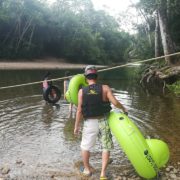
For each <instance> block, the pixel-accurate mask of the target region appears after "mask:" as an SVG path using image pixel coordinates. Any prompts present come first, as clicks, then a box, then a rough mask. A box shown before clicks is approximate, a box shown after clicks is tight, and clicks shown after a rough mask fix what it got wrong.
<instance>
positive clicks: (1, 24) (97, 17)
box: [0, 0, 131, 64]
mask: <svg viewBox="0 0 180 180" xmlns="http://www.w3.org/2000/svg"><path fill="white" fill-rule="evenodd" d="M118 28H119V27H118V23H117V22H116V21H115V19H114V18H113V17H111V16H110V15H108V14H106V13H105V12H104V11H96V10H94V8H93V5H92V2H91V0H83V1H81V0H66V1H63V0H59V1H56V2H55V3H54V4H53V5H52V6H49V5H48V4H46V3H45V1H42V2H41V1H38V0H1V1H0V49H1V50H0V58H1V59H2V58H6V59H9V58H11V59H17V58H19V59H21V58H26V59H27V58H40V57H41V58H42V57H46V56H51V57H58V58H64V59H66V60H69V61H71V62H75V63H76V62H77V63H79V62H81V63H94V64H97V63H98V64H110V63H112V62H113V63H120V62H123V61H125V56H126V49H127V48H128V47H129V45H130V39H131V38H130V35H129V34H128V33H125V32H122V31H119V29H118Z"/></svg>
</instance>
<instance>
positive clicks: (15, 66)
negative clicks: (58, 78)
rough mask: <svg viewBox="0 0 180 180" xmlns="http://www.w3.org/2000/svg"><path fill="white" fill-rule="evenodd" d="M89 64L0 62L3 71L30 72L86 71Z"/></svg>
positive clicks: (41, 61)
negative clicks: (44, 70)
mask: <svg viewBox="0 0 180 180" xmlns="http://www.w3.org/2000/svg"><path fill="white" fill-rule="evenodd" d="M86 66H87V64H75V63H66V62H58V61H43V60H39V61H33V62H32V61H28V62H21V61H17V62H14V61H13V62H12V61H8V62H4V61H0V69H1V70H24V69H26V70H28V69H29V70H30V69H84V68H85V67H86ZM96 66H97V68H105V67H106V66H103V65H96Z"/></svg>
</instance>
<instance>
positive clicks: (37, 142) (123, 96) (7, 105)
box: [0, 71, 180, 179]
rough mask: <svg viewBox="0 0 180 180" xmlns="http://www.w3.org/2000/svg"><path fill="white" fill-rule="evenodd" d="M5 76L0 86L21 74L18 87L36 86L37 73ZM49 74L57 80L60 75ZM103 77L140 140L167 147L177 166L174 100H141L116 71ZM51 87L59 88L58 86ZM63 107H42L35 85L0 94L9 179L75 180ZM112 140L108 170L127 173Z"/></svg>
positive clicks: (0, 134)
mask: <svg viewBox="0 0 180 180" xmlns="http://www.w3.org/2000/svg"><path fill="white" fill-rule="evenodd" d="M1 73H2V72H1ZM7 73H8V75H7V76H6V75H5V74H6V73H5V72H3V74H4V76H1V77H3V78H4V80H3V83H2V82H1V86H2V85H9V84H8V83H10V84H13V83H15V82H16V79H18V75H19V76H22V74H21V73H23V80H19V81H18V83H24V82H25V80H27V81H28V82H29V81H37V80H38V79H40V78H41V77H40V76H41V74H43V73H42V72H36V71H35V72H34V71H32V72H31V71H28V72H21V73H20V72H18V73H17V74H16V76H15V79H13V77H14V72H11V73H10V72H7ZM9 73H10V74H11V75H10V74H9ZM54 74H56V76H57V77H61V74H62V76H63V75H64V72H54ZM26 77H28V78H27V79H26ZM108 77H109V74H102V75H100V81H101V82H102V83H104V82H105V83H106V84H109V85H110V86H111V87H113V89H112V90H113V92H114V94H115V96H116V97H117V98H118V99H119V100H120V101H121V102H122V103H123V104H124V105H125V106H126V107H127V109H129V116H130V118H131V119H132V120H133V121H134V122H135V124H136V125H137V126H138V127H139V129H140V130H141V132H142V133H143V134H144V136H145V137H148V136H150V137H155V138H160V139H162V140H164V141H165V142H167V143H168V145H169V147H170V151H171V161H172V162H174V163H176V162H179V161H180V144H179V143H178V142H179V141H180V131H179V129H180V122H179V121H180V111H179V109H180V102H179V99H178V98H175V97H172V96H170V95H167V96H163V97H162V96H158V95H147V94H146V93H145V92H144V91H143V90H142V89H141V88H140V87H139V86H138V85H137V83H134V80H132V79H131V80H129V78H127V79H126V76H125V75H123V74H122V72H121V73H119V74H118V72H117V71H116V73H115V74H113V73H111V77H110V78H109V79H108ZM8 78H9V79H10V80H9V79H8ZM22 81H23V82H22ZM5 82H6V83H5ZM56 83H57V84H58V86H59V87H60V88H61V89H62V82H61V81H60V82H59V81H58V82H56ZM68 106H69V105H68V104H67V103H66V102H65V101H64V100H62V99H61V100H60V101H59V102H58V103H57V105H56V106H52V105H49V104H46V103H45V101H44V100H43V97H42V91H41V86H40V85H35V86H31V87H21V88H14V89H13V90H12V89H7V90H2V91H0V164H9V165H10V166H11V168H12V169H13V171H12V172H11V173H12V174H11V176H12V177H16V176H19V177H20V176H22V174H23V173H24V174H33V173H34V174H36V173H37V174H38V173H39V172H51V171H54V172H58V173H60V174H61V175H62V176H63V174H64V176H68V175H69V176H70V177H71V175H72V176H74V175H75V169H74V163H75V162H77V161H79V160H80V147H79V145H80V137H79V138H75V137H74V135H73V128H74V117H73V118H68V113H69V112H68V111H69V110H68ZM74 111H75V110H74ZM113 141H114V144H115V148H114V150H113V152H112V158H113V160H114V161H113V164H112V168H113V169H117V170H119V171H121V168H123V167H124V168H125V169H129V170H130V169H132V167H131V165H130V163H129V161H128V160H127V158H126V156H125V154H124V153H123V152H122V150H121V148H120V147H119V145H118V144H117V142H116V140H115V139H113ZM99 146H100V145H99V144H98V142H97V145H96V147H95V149H94V152H93V154H92V164H93V165H95V166H96V167H97V168H100V166H101V153H100V152H99ZM19 159H20V160H22V162H23V163H24V166H23V170H21V171H20V170H18V167H17V165H16V161H17V160H19ZM22 171H23V172H22ZM32 172H33V173H32ZM132 173H135V172H134V171H133V172H132ZM72 179H73V178H72Z"/></svg>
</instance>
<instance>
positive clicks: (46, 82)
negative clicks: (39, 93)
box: [42, 71, 52, 92]
mask: <svg viewBox="0 0 180 180" xmlns="http://www.w3.org/2000/svg"><path fill="white" fill-rule="evenodd" d="M50 76H51V73H50V72H49V71H48V72H47V73H46V74H45V76H44V78H43V84H42V85H43V92H45V91H46V90H47V88H48V87H49V86H52V81H48V80H49V79H50Z"/></svg>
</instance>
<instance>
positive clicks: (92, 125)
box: [74, 65, 127, 180]
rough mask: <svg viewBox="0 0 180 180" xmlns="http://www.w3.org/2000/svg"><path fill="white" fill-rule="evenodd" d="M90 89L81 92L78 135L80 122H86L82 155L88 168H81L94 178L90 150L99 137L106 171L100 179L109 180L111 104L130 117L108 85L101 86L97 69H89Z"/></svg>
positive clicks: (76, 128) (84, 88)
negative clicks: (109, 116)
mask: <svg viewBox="0 0 180 180" xmlns="http://www.w3.org/2000/svg"><path fill="white" fill-rule="evenodd" d="M85 77H86V79H87V82H88V86H87V87H83V88H82V89H80V90H79V93H78V107H77V112H76V121H75V127H74V134H75V135H77V134H78V133H79V130H80V121H81V120H82V119H84V125H83V133H82V141H81V154H82V159H83V164H84V167H82V168H80V171H81V173H82V174H84V175H86V176H90V175H91V174H92V168H91V166H90V163H89V158H90V150H91V149H92V148H93V146H94V145H95V142H96V138H97V136H99V138H100V139H101V145H102V169H101V175H100V179H104V180H105V179H107V178H106V174H105V173H106V168H107V165H108V161H109V156H110V150H111V149H112V148H113V142H112V135H111V131H110V128H109V125H108V122H107V116H108V113H109V112H110V110H111V106H110V103H112V104H113V105H114V106H115V107H117V108H119V109H122V110H123V112H124V113H126V114H127V110H126V108H124V106H123V105H122V104H121V103H120V102H119V101H118V100H117V99H116V98H115V97H114V95H113V94H112V91H111V89H110V87H109V86H108V85H101V84H98V83H97V77H98V75H97V70H96V68H95V66H91V65H89V66H87V67H86V68H85Z"/></svg>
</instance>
